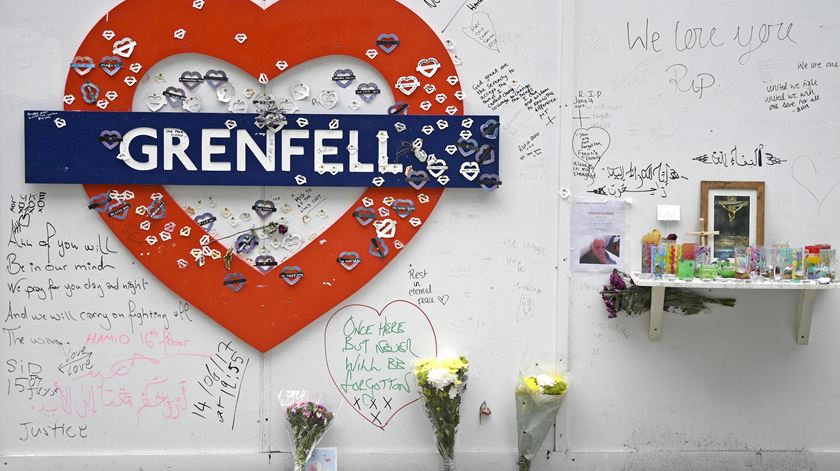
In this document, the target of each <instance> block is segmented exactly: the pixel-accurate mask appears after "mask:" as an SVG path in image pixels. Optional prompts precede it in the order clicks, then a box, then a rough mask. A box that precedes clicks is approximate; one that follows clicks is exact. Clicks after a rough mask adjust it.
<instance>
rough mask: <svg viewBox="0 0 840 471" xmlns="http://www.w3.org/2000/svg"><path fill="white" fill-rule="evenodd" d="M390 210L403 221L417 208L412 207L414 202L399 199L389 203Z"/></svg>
mask: <svg viewBox="0 0 840 471" xmlns="http://www.w3.org/2000/svg"><path fill="white" fill-rule="evenodd" d="M391 209H393V210H394V212H395V213H397V216H399V217H401V218H403V219H405V218H406V217H408V216H409V215H410V214H411V213H413V212H414V210H415V209H417V208H415V207H414V201H411V200H409V199H399V200H394V202H393V203H391Z"/></svg>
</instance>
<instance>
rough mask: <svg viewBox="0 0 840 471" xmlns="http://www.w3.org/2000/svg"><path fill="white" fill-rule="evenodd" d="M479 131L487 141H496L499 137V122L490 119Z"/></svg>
mask: <svg viewBox="0 0 840 471" xmlns="http://www.w3.org/2000/svg"><path fill="white" fill-rule="evenodd" d="M479 131H481V135H482V136H484V137H485V138H487V139H496V138H497V137H499V122H498V121H496V120H495V119H488V120H487V122H485V123H484V124H482V125H481V126H480V127H479Z"/></svg>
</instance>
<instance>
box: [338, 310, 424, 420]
mask: <svg viewBox="0 0 840 471" xmlns="http://www.w3.org/2000/svg"><path fill="white" fill-rule="evenodd" d="M437 348H438V346H437V336H436V334H435V329H434V327H433V326H432V322H431V320H429V317H428V316H427V315H426V313H424V312H423V311H422V310H421V309H420V308H419V307H417V306H415V305H414V304H412V303H410V302H408V301H401V300H400V301H392V302H391V303H389V304H387V305H386V306H385V307H384V308H382V309H381V310H377V309H374V308H373V307H370V306H364V305H360V304H351V305H349V306H345V307H343V308H341V309H339V310H338V311H336V312H335V313H333V315H332V316H330V318H329V320H328V321H327V324H326V326H325V327H324V352H325V361H326V365H327V371H328V372H329V375H330V378H331V379H332V381H333V384H335V387H336V388H337V389H338V392H339V393H340V394H341V396H342V397H343V398H344V400H345V401H347V404H348V405H350V407H351V408H352V409H353V410H354V411H356V413H358V414H359V415H360V416H361V417H362V418H363V419H365V420H366V421H368V422H369V423H370V424H371V425H373V426H375V427H378V428H381V429H383V430H384V429H385V427H387V426H388V424H389V423H391V421H392V420H393V419H394V417H395V416H396V415H397V413H399V412H400V411H401V410H403V409H405V408H406V407H408V406H410V405H411V404H413V403H415V402H417V401H418V400H419V394H418V390H417V384H416V381H415V380H414V378H413V377H412V376H413V374H412V371H413V368H414V362H415V361H416V360H417V359H419V358H426V357H434V356H436V355H437V353H438V350H437Z"/></svg>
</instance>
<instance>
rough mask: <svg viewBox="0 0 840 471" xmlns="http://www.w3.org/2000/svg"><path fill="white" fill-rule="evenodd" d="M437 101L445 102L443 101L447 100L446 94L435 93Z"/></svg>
mask: <svg viewBox="0 0 840 471" xmlns="http://www.w3.org/2000/svg"><path fill="white" fill-rule="evenodd" d="M435 101H436V102H438V103H440V104H443V102H444V101H446V94H445V93H438V94H437V95H435Z"/></svg>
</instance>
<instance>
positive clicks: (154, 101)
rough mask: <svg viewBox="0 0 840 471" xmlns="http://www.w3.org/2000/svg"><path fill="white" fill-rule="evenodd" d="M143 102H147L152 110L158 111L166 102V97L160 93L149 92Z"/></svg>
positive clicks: (147, 105)
mask: <svg viewBox="0 0 840 471" xmlns="http://www.w3.org/2000/svg"><path fill="white" fill-rule="evenodd" d="M143 103H145V105H146V107H147V108H149V109H150V110H151V111H157V110H159V109H161V108H163V106H164V105H165V104H166V99H165V98H164V97H163V95H161V94H159V93H149V94H148V95H146V98H144V99H143Z"/></svg>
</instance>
